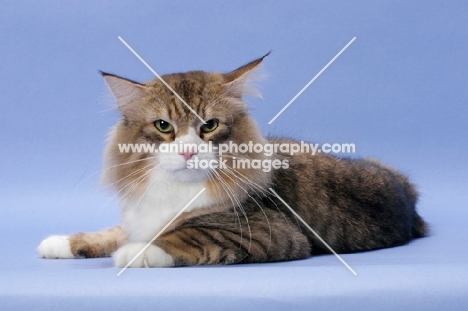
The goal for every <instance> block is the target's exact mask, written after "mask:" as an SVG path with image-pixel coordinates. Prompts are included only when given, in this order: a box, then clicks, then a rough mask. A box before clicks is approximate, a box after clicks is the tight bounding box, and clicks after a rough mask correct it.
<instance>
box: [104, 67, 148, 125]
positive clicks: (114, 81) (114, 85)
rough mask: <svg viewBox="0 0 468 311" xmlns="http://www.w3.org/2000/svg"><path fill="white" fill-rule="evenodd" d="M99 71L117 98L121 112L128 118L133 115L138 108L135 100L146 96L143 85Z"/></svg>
mask: <svg viewBox="0 0 468 311" xmlns="http://www.w3.org/2000/svg"><path fill="white" fill-rule="evenodd" d="M100 73H101V75H102V77H103V78H104V81H105V82H106V84H107V86H108V87H109V89H110V91H111V92H112V94H113V95H114V97H115V99H116V100H117V104H118V107H119V110H120V111H121V112H122V114H123V115H124V116H126V117H129V118H131V117H132V116H135V115H136V113H137V112H138V111H139V110H140V109H139V105H137V104H136V102H137V101H139V100H141V99H142V98H144V97H146V96H147V92H146V88H145V86H144V85H142V84H140V83H137V82H135V81H132V80H128V79H125V78H122V77H119V76H116V75H113V74H110V73H106V72H102V71H101V72H100Z"/></svg>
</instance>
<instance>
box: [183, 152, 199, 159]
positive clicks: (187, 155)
mask: <svg viewBox="0 0 468 311" xmlns="http://www.w3.org/2000/svg"><path fill="white" fill-rule="evenodd" d="M195 154H197V153H196V152H190V151H189V152H181V153H180V155H181V156H183V157H184V159H185V161H187V160H190V158H191V157H192V156H193V155H195Z"/></svg>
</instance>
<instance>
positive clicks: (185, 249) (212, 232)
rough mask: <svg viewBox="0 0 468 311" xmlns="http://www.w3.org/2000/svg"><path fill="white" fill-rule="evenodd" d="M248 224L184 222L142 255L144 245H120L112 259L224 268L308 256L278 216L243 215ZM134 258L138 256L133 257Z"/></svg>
mask: <svg viewBox="0 0 468 311" xmlns="http://www.w3.org/2000/svg"><path fill="white" fill-rule="evenodd" d="M246 216H247V219H248V222H247V221H246V220H245V219H244V220H243V219H239V218H237V217H236V216H235V215H232V214H226V213H215V214H209V215H204V216H200V217H196V218H192V219H189V220H188V221H187V222H186V223H184V224H182V225H181V226H179V227H178V228H175V229H174V230H172V231H170V232H167V233H164V234H163V235H161V236H160V237H159V238H158V239H157V240H156V241H155V242H154V244H151V245H150V246H149V247H148V248H147V249H146V251H142V250H143V249H144V247H145V246H146V244H145V243H130V244H127V245H124V246H122V247H121V248H120V249H118V250H117V251H116V252H115V253H114V254H113V258H114V261H115V265H116V266H117V267H125V266H126V265H127V264H128V263H130V262H131V261H132V260H133V258H135V257H136V259H135V260H134V261H133V262H132V263H131V264H130V265H129V266H130V267H173V266H194V265H227V264H235V263H253V262H273V261H284V260H295V259H304V258H307V257H309V256H310V251H311V245H310V244H309V241H308V239H307V237H306V236H305V235H304V234H303V233H302V232H301V230H300V229H299V228H298V227H296V226H295V225H294V224H292V223H291V222H289V220H288V219H286V218H285V217H284V216H283V215H282V214H280V213H278V212H274V211H271V210H264V211H260V212H255V211H254V212H252V211H247V213H246ZM137 255H138V256H137Z"/></svg>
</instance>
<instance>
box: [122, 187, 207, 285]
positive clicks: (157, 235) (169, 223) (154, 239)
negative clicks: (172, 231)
mask: <svg viewBox="0 0 468 311" xmlns="http://www.w3.org/2000/svg"><path fill="white" fill-rule="evenodd" d="M205 190H206V188H203V189H202V190H200V192H198V193H197V195H196V196H195V197H193V199H191V200H190V202H188V203H187V205H185V206H184V208H183V209H181V210H180V212H178V213H177V215H175V216H174V218H172V219H171V221H169V222H168V223H167V225H165V226H164V228H162V229H161V231H159V232H158V234H156V235H155V236H154V238H152V239H151V241H149V242H148V244H146V245H145V247H143V249H142V250H141V251H139V252H138V254H136V255H135V257H133V259H132V260H130V262H129V263H127V265H126V266H125V267H124V268H122V270H120V272H119V273H117V276H120V275H121V274H122V273H123V272H124V271H125V270H126V269H127V268H128V267H129V266H130V265H131V264H132V263H133V262H134V261H135V259H137V257H138V256H140V255H141V254H143V252H144V251H145V250H146V249H147V248H148V247H149V246H150V245H151V244H153V242H154V241H156V239H157V238H158V237H159V236H160V235H161V233H163V232H164V231H165V230H166V229H167V228H169V226H170V225H171V224H172V223H173V222H174V220H176V219H177V217H179V216H180V215H181V214H182V213H183V212H184V211H185V210H186V209H187V208H188V207H189V206H190V204H192V203H193V201H195V200H196V199H197V198H198V197H199V196H200V194H202V192H203V191H205Z"/></svg>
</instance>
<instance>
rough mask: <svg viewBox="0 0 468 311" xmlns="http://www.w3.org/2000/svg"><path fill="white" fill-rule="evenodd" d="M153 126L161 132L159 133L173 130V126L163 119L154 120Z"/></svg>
mask: <svg viewBox="0 0 468 311" xmlns="http://www.w3.org/2000/svg"><path fill="white" fill-rule="evenodd" d="M154 126H155V127H156V128H157V129H158V130H159V131H160V132H161V133H170V132H172V131H173V130H174V127H173V126H172V125H171V124H170V123H169V122H166V121H164V120H156V121H154Z"/></svg>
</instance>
